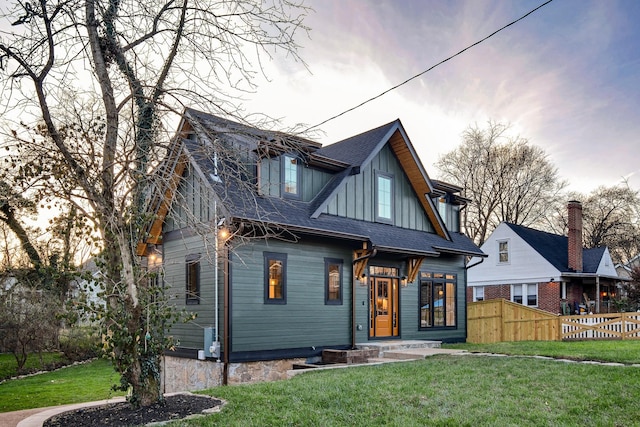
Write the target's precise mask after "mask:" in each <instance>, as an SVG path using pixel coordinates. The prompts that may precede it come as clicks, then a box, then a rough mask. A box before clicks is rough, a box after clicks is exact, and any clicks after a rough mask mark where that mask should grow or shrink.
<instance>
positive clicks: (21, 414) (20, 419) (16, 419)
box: [0, 397, 125, 427]
mask: <svg viewBox="0 0 640 427" xmlns="http://www.w3.org/2000/svg"><path fill="white" fill-rule="evenodd" d="M124 400H125V399H124V397H114V398H111V399H107V400H100V401H98V402H84V403H73V404H70V405H62V406H50V407H47V408H34V409H25V410H23V411H14V412H2V413H0V426H2V427H41V426H42V423H43V422H44V421H45V420H47V419H48V418H51V417H53V416H54V415H57V414H59V413H61V412H66V411H72V410H74V409H78V408H85V407H89V406H98V405H104V404H107V403H116V402H124Z"/></svg>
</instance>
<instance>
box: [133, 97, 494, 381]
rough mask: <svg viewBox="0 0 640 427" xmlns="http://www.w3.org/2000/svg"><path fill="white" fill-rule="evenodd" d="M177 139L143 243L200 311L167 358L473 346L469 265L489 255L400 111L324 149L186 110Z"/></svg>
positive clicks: (226, 362) (237, 358)
mask: <svg viewBox="0 0 640 427" xmlns="http://www.w3.org/2000/svg"><path fill="white" fill-rule="evenodd" d="M174 144H175V145H174V146H173V147H172V150H171V154H169V155H168V156H167V159H166V161H165V163H164V164H163V165H162V167H161V168H160V170H161V171H162V174H164V181H163V182H164V184H163V187H162V188H161V191H162V194H163V195H164V196H163V198H162V199H161V200H160V201H159V202H157V203H156V204H155V205H153V206H154V208H153V209H154V210H155V213H156V218H157V219H156V221H155V223H154V224H153V226H152V228H151V230H150V232H149V236H150V237H149V240H148V241H147V242H146V244H144V245H141V248H140V249H141V253H146V254H149V253H151V252H154V251H155V252H158V251H160V252H161V255H162V264H161V265H162V270H163V280H164V284H165V286H166V287H167V289H168V292H169V293H170V295H172V297H173V301H174V302H175V303H176V304H177V305H178V306H179V307H181V308H185V309H187V310H188V311H191V312H194V313H197V318H196V319H195V320H194V321H193V322H190V323H186V324H178V325H175V326H174V327H173V329H172V331H171V333H172V334H173V335H174V337H175V338H176V339H177V340H178V341H179V343H178V346H177V347H176V349H175V351H173V352H171V357H178V358H183V359H197V358H198V357H199V358H200V359H203V357H204V362H207V361H215V362H220V363H218V365H221V366H222V368H223V369H224V370H228V369H230V368H232V369H235V368H234V367H236V368H237V367H238V366H240V365H241V364H243V363H253V362H260V361H262V362H265V361H281V360H292V359H303V360H310V359H313V358H317V357H319V356H320V354H321V352H322V350H323V349H350V348H355V347H357V346H358V345H360V344H361V343H367V342H370V341H375V340H439V341H445V342H463V341H465V339H466V296H465V295H466V293H465V291H466V284H467V271H466V268H465V267H466V261H467V259H468V258H469V257H471V256H484V254H483V253H482V251H481V250H480V249H479V248H478V247H477V246H476V245H474V244H473V242H472V241H471V240H470V239H468V238H467V237H466V236H464V235H463V234H461V233H460V232H459V218H458V214H459V211H460V209H462V208H463V207H464V205H465V202H466V200H465V199H464V198H462V197H459V195H458V193H459V192H460V191H461V189H460V188H458V187H455V186H452V185H448V184H445V183H442V182H438V181H434V180H431V179H430V178H429V176H428V175H427V172H426V171H425V169H424V167H423V165H422V163H421V162H420V159H419V158H418V156H417V154H416V151H415V149H414V147H413V145H412V144H411V142H410V140H409V137H408V136H407V134H406V132H405V130H404V128H403V126H402V124H401V123H400V121H399V120H396V121H393V122H391V123H388V124H385V125H383V126H380V127H377V128H375V129H372V130H368V131H366V132H363V133H361V134H359V135H356V136H354V137H351V138H348V139H345V140H343V141H340V142H337V143H335V144H331V145H328V146H322V145H320V144H318V143H316V142H314V141H310V140H307V139H303V138H299V137H296V136H293V135H287V134H283V133H278V132H270V131H266V130H260V129H256V128H254V127H250V126H246V125H242V124H239V123H235V122H232V121H229V120H225V119H222V118H219V117H216V116H213V115H210V114H206V113H203V112H199V111H195V110H192V109H187V110H186V111H185V113H184V118H183V121H182V123H181V125H180V128H179V132H178V138H177V139H176V140H175V142H174ZM234 364H235V365H234ZM225 375H227V373H226V372H225Z"/></svg>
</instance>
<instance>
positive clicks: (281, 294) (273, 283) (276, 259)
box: [264, 252, 287, 304]
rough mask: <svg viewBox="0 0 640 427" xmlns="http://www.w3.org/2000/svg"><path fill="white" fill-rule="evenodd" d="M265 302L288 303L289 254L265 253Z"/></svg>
mask: <svg viewBox="0 0 640 427" xmlns="http://www.w3.org/2000/svg"><path fill="white" fill-rule="evenodd" d="M264 302H265V304H286V303H287V254H282V253H275V252H265V253H264Z"/></svg>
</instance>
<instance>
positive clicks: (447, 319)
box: [419, 272, 457, 329]
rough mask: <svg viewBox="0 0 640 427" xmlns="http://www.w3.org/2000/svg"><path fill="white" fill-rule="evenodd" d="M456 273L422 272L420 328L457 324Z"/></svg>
mask: <svg viewBox="0 0 640 427" xmlns="http://www.w3.org/2000/svg"><path fill="white" fill-rule="evenodd" d="M456 284H457V278H456V275H455V274H449V273H426V272H421V273H420V325H419V327H420V329H424V328H438V327H449V326H456Z"/></svg>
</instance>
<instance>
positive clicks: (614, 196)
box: [550, 183, 640, 263]
mask: <svg viewBox="0 0 640 427" xmlns="http://www.w3.org/2000/svg"><path fill="white" fill-rule="evenodd" d="M565 200H579V201H581V203H582V216H583V219H582V230H583V231H582V240H583V244H584V246H585V247H587V248H596V247H601V246H607V247H608V248H609V250H610V252H611V257H612V258H613V260H614V262H620V263H626V262H627V261H629V260H631V259H632V258H633V257H635V256H636V255H638V254H640V194H638V191H636V190H633V189H632V188H631V187H629V185H628V183H623V184H620V185H615V186H611V187H605V186H600V187H598V188H596V189H595V190H593V191H592V192H591V193H589V194H582V193H579V192H572V193H570V194H569V195H568V196H567V197H565ZM555 209H556V213H555V214H554V215H551V216H550V218H552V221H551V222H550V224H551V227H552V229H553V230H554V231H555V232H557V233H559V234H566V232H567V212H566V205H565V204H558V206H557V207H556V208H555Z"/></svg>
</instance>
